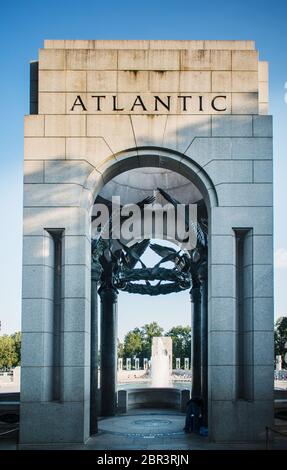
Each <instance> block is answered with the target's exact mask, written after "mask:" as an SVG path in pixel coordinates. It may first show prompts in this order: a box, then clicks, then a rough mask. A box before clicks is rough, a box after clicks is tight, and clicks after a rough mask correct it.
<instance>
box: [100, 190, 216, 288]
mask: <svg viewBox="0 0 287 470" xmlns="http://www.w3.org/2000/svg"><path fill="white" fill-rule="evenodd" d="M158 191H159V192H160V194H161V195H162V196H163V197H164V198H165V200H166V201H168V202H169V203H171V204H172V205H173V206H174V207H175V209H176V206H177V205H178V204H179V203H178V201H176V200H175V199H173V198H172V197H171V196H170V195H169V194H167V193H166V192H165V191H164V190H162V189H160V188H158ZM152 202H154V197H148V198H145V199H144V200H143V201H140V202H139V203H138V204H137V206H138V207H140V209H141V210H142V209H143V208H144V205H145V204H150V203H152ZM108 224H110V220H109V221H108ZM185 226H186V229H187V230H188V229H191V230H193V231H195V233H196V247H195V248H193V249H192V250H190V251H182V250H181V249H178V250H175V249H174V248H171V247H167V246H162V245H159V244H157V243H150V240H149V239H143V240H141V241H139V242H137V243H135V244H133V245H132V246H131V247H129V246H127V245H125V244H124V243H123V242H122V241H121V240H119V239H113V238H112V237H111V236H110V237H109V238H108V239H106V238H105V239H104V238H102V237H101V236H100V234H99V236H98V238H97V239H94V240H92V270H93V273H94V275H95V273H96V276H97V277H98V279H99V281H100V284H101V287H100V289H103V288H105V287H107V286H109V287H113V288H114V289H116V290H122V291H125V292H129V293H136V294H142V295H151V296H155V295H160V294H169V293H172V292H180V291H182V290H186V289H190V288H191V286H193V285H195V284H196V283H197V282H198V279H199V278H200V272H201V270H202V269H205V268H206V264H207V261H206V254H207V223H206V218H205V217H204V216H203V217H200V218H199V220H198V221H197V224H194V222H193V221H192V220H189V218H188V211H186V215H185ZM108 231H109V235H111V233H112V231H111V228H110V226H109V227H108ZM147 248H150V249H151V250H153V251H154V252H155V253H156V254H157V255H158V256H160V257H161V259H160V261H159V262H158V263H156V265H155V266H153V267H147V266H146V265H145V264H144V263H143V261H142V260H141V256H142V255H143V254H144V253H145V251H146V250H147ZM167 262H171V263H173V265H174V266H173V268H165V267H162V266H161V265H162V264H164V263H167ZM138 263H139V264H140V266H141V267H140V268H136V265H137V264H138ZM141 281H143V283H140V282H141ZM153 281H158V282H157V283H156V284H151V282H153Z"/></svg>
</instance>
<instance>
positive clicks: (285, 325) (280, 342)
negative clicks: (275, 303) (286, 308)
mask: <svg viewBox="0 0 287 470" xmlns="http://www.w3.org/2000/svg"><path fill="white" fill-rule="evenodd" d="M274 342H275V355H276V356H279V355H280V356H281V357H282V363H283V366H285V367H286V366H287V363H286V361H285V357H284V355H285V353H286V346H287V317H280V318H278V320H277V321H276V323H275V331H274ZM285 345H286V346H285Z"/></svg>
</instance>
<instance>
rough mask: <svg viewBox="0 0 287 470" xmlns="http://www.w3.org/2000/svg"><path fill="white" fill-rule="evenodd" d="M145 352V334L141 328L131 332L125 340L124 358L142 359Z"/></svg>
mask: <svg viewBox="0 0 287 470" xmlns="http://www.w3.org/2000/svg"><path fill="white" fill-rule="evenodd" d="M142 350H143V334H142V331H141V330H140V328H135V329H134V330H132V331H129V332H128V333H127V334H126V336H125V339H124V348H123V356H124V358H125V359H126V358H127V357H130V358H134V357H140V356H141V355H142Z"/></svg>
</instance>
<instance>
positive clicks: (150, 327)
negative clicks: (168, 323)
mask: <svg viewBox="0 0 287 470" xmlns="http://www.w3.org/2000/svg"><path fill="white" fill-rule="evenodd" d="M141 331H142V335H143V350H142V357H146V358H148V359H149V358H150V357H151V345H152V339H153V338H154V337H155V336H162V335H163V328H162V327H161V326H159V324H158V323H156V322H152V323H148V324H145V325H144V326H142V327H141Z"/></svg>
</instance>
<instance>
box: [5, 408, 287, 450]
mask: <svg viewBox="0 0 287 470" xmlns="http://www.w3.org/2000/svg"><path fill="white" fill-rule="evenodd" d="M184 421H185V415H184V414H182V413H179V412H178V411H173V410H163V409H159V410H156V409H149V410H132V411H130V412H129V413H128V414H125V415H119V416H115V417H111V418H101V419H100V420H99V423H98V428H99V432H98V433H97V434H96V435H95V436H92V437H91V438H89V439H88V441H87V442H86V444H85V445H73V444H70V445H67V444H66V445H65V444H59V445H56V446H32V447H29V448H31V449H39V448H41V449H61V450H77V449H78V450H133V449H135V450H163V451H164V450H213V449H214V450H233V449H234V450H244V449H258V450H259V449H262V450H263V449H265V442H262V443H257V444H240V443H236V444H215V443H211V442H209V441H208V438H206V437H202V436H199V435H195V434H186V433H184V431H183V426H184ZM10 426H11V425H10ZM10 426H9V427H10ZM16 447H17V446H16V441H15V440H12V439H5V440H0V450H2V449H16ZM271 448H274V449H287V439H286V438H284V439H280V438H279V439H276V440H275V442H274V443H272V445H271Z"/></svg>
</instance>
